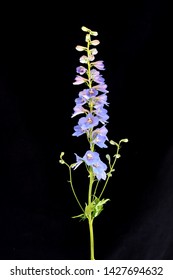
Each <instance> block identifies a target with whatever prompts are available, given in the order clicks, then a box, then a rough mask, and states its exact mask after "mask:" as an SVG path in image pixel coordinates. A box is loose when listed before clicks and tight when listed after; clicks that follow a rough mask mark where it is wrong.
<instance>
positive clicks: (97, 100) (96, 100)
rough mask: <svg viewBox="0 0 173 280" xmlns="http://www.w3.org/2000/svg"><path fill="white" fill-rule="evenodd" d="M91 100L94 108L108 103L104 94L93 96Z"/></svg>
mask: <svg viewBox="0 0 173 280" xmlns="http://www.w3.org/2000/svg"><path fill="white" fill-rule="evenodd" d="M93 101H94V108H96V109H97V108H98V107H100V106H103V105H106V106H108V105H109V103H108V102H107V95H106V94H101V95H99V96H97V97H95V98H94V100H93Z"/></svg>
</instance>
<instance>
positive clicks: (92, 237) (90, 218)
mask: <svg viewBox="0 0 173 280" xmlns="http://www.w3.org/2000/svg"><path fill="white" fill-rule="evenodd" d="M89 173H90V182H89V190H88V205H90V204H91V202H92V187H93V182H94V174H93V170H92V167H90V169H89ZM88 223H89V233H90V259H91V260H94V231H93V218H92V214H91V213H90V214H89V217H88Z"/></svg>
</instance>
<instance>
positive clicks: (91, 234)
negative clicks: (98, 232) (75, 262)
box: [88, 216, 95, 260]
mask: <svg viewBox="0 0 173 280" xmlns="http://www.w3.org/2000/svg"><path fill="white" fill-rule="evenodd" d="M88 224H89V232H90V260H95V258H94V230H93V219H92V218H91V216H90V217H89V218H88Z"/></svg>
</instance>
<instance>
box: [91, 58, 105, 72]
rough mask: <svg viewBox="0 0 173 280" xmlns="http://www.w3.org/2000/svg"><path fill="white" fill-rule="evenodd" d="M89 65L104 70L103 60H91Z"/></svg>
mask: <svg viewBox="0 0 173 280" xmlns="http://www.w3.org/2000/svg"><path fill="white" fill-rule="evenodd" d="M91 65H92V66H94V67H95V68H97V69H99V70H105V66H104V63H103V60H98V61H95V62H92V63H91Z"/></svg>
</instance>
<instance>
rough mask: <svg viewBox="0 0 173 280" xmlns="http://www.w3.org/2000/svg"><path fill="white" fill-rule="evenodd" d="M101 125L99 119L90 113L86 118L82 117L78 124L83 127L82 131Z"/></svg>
mask: <svg viewBox="0 0 173 280" xmlns="http://www.w3.org/2000/svg"><path fill="white" fill-rule="evenodd" d="M98 123H99V119H98V117H96V116H94V115H92V114H91V113H89V114H88V115H87V116H86V117H82V118H80V119H79V122H78V124H79V125H80V126H81V128H82V129H90V128H93V127H94V126H97V125H98Z"/></svg>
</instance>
